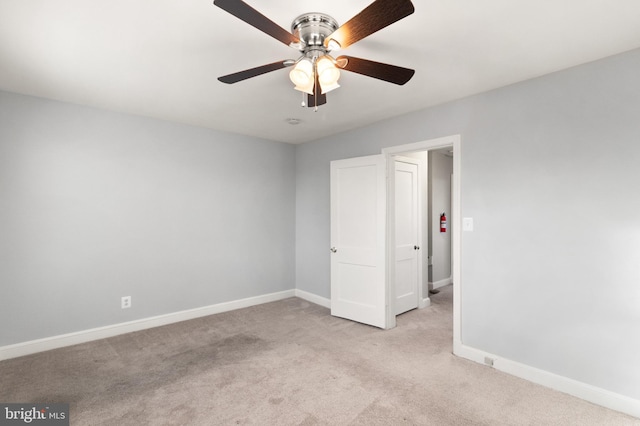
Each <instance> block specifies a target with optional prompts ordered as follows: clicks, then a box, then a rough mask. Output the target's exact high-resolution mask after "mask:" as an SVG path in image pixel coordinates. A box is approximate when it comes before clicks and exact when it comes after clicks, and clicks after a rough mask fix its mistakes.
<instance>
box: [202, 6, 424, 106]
mask: <svg viewBox="0 0 640 426" xmlns="http://www.w3.org/2000/svg"><path fill="white" fill-rule="evenodd" d="M213 4H214V5H216V6H218V7H220V8H221V9H223V10H225V11H227V12H229V13H230V14H232V15H234V16H235V17H237V18H239V19H241V20H243V21H245V22H246V23H248V24H249V25H251V26H253V27H255V28H257V29H259V30H260V31H262V32H264V33H265V34H267V35H270V36H271V37H273V38H275V39H276V40H278V41H280V42H282V43H284V44H286V45H288V46H290V47H293V48H295V49H297V50H299V51H300V56H299V57H298V59H295V60H292V59H287V60H283V61H279V62H274V63H271V64H268V65H263V66H259V67H256V68H251V69H247V70H244V71H240V72H236V73H233V74H228V75H225V76H222V77H219V78H218V80H220V81H221V82H223V83H227V84H233V83H237V82H239V81H243V80H246V79H248V78H252V77H256V76H258V75H262V74H265V73H268V72H271V71H276V70H278V69H282V68H287V67H291V66H293V69H292V70H291V71H290V72H289V79H290V80H291V82H292V83H293V84H294V89H296V90H299V91H301V92H303V93H306V95H307V100H306V102H305V101H303V102H302V105H303V106H305V105H307V106H309V107H315V110H316V111H317V110H318V106H320V105H323V104H325V103H326V102H327V98H326V93H328V92H330V91H332V90H335V89H337V88H338V87H340V85H339V84H338V80H339V79H340V70H345V71H351V72H354V73H357V74H361V75H365V76H368V77H373V78H377V79H379V80H383V81H387V82H390V83H394V84H398V85H403V84H405V83H406V82H407V81H409V80H410V79H411V77H413V74H414V73H415V71H414V70H412V69H409V68H402V67H398V66H395V65H389V64H383V63H380V62H375V61H370V60H367V59H361V58H354V57H351V56H339V57H338V58H334V57H333V56H331V55H330V54H329V52H331V51H333V50H338V49H344V48H346V47H348V46H350V45H351V44H353V43H355V42H357V41H359V40H362V39H363V38H365V37H367V36H369V35H371V34H373V33H374V32H376V31H379V30H381V29H382V28H384V27H386V26H388V25H391V24H392V23H394V22H396V21H398V20H400V19H402V18H404V17H406V16H408V15H410V14H412V13H413V11H414V7H413V4H412V3H411V0H375V1H374V2H373V3H371V4H370V5H369V6H367V7H366V8H365V9H364V10H362V11H361V12H360V13H359V14H357V15H356V16H354V17H353V18H351V19H350V20H349V21H348V22H346V23H345V24H344V25H342V26H338V22H337V21H336V20H335V19H333V18H332V17H331V16H329V15H325V14H323V13H317V12H313V13H305V14H303V15H300V16H298V17H297V18H296V19H294V21H293V23H292V24H291V32H288V31H286V30H285V29H284V28H282V27H280V26H279V25H278V24H276V23H274V22H273V21H271V20H270V19H268V18H267V17H265V16H264V15H262V14H261V13H260V12H258V11H257V10H255V9H253V8H252V7H251V6H249V5H248V4H246V3H245V2H243V1H242V0H214V2H213Z"/></svg>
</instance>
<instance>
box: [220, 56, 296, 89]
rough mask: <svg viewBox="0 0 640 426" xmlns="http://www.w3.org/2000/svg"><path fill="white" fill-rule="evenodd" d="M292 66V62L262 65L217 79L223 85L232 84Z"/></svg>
mask: <svg viewBox="0 0 640 426" xmlns="http://www.w3.org/2000/svg"><path fill="white" fill-rule="evenodd" d="M293 64H294V61H280V62H274V63H272V64H267V65H262V66H260V67H255V68H251V69H248V70H244V71H239V72H236V73H233V74H228V75H223V76H222V77H218V80H220V81H221V82H223V83H227V84H233V83H237V82H239V81H242V80H246V79H248V78H251V77H256V76H259V75H261V74H266V73H268V72H271V71H276V70H279V69H282V68H286V67H290V66H291V65H293Z"/></svg>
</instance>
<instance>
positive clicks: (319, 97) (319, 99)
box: [307, 73, 327, 108]
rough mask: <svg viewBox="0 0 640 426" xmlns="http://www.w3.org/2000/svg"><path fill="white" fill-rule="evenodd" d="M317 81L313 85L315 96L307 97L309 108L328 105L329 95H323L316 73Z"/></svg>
mask: <svg viewBox="0 0 640 426" xmlns="http://www.w3.org/2000/svg"><path fill="white" fill-rule="evenodd" d="M315 77H316V81H315V84H314V85H313V95H307V106H308V107H309V108H315V107H319V106H320V105H324V104H326V103H327V95H326V94H324V93H322V90H321V88H320V81H319V80H318V73H315Z"/></svg>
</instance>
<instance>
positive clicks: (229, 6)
mask: <svg viewBox="0 0 640 426" xmlns="http://www.w3.org/2000/svg"><path fill="white" fill-rule="evenodd" d="M213 4H215V5H216V6H218V7H219V8H221V9H223V10H226V11H227V12H229V13H230V14H232V15H233V16H235V17H236V18H239V19H241V20H243V21H244V22H246V23H247V24H249V25H251V26H254V27H256V28H257V29H259V30H260V31H262V32H263V33H265V34H268V35H270V36H271V37H273V38H275V39H276V40H279V41H281V42H282V43H284V44H286V45H287V46H290V45H291V44H296V43H300V39H298V38H297V37H296V36H294V35H293V34H291V33H290V32H289V31H287V30H285V29H284V28H282V27H281V26H279V25H278V24H276V23H275V22H273V21H272V20H270V19H269V18H267V17H266V16H264V15H263V14H261V13H260V12H258V11H257V10H255V9H254V8H252V7H251V6H249V5H248V4H246V3H245V2H243V1H242V0H214V2H213Z"/></svg>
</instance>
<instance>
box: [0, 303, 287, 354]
mask: <svg viewBox="0 0 640 426" xmlns="http://www.w3.org/2000/svg"><path fill="white" fill-rule="evenodd" d="M297 291H298V290H286V291H281V292H278V293H271V294H265V295H262V296H256V297H249V298H247V299H240V300H234V301H231V302H225V303H218V304H215V305H211V306H204V307H202V308H195V309H189V310H186V311H180V312H174V313H171V314H166V315H159V316H155V317H150V318H143V319H140V320H135V321H130V322H125V323H121V324H114V325H109V326H106V327H99V328H93V329H90V330H83V331H78V332H75V333H68V334H62V335H59V336H53V337H47V338H44V339H38V340H31V341H28V342H23V343H17V344H15V345H9V346H3V347H0V361H2V360H5V359H10V358H17V357H20V356H25V355H31V354H34V353H37V352H44V351H48V350H51V349H57V348H62V347H65V346H71V345H77V344H80V343H86V342H91V341H94V340H99V339H105V338H107V337H113V336H118V335H120V334H125V333H131V332H134V331H140V330H146V329H149V328H154V327H159V326H162V325H168V324H173V323H176V322H181V321H187V320H190V319H194V318H200V317H206V316H208V315H214V314H219V313H222V312H227V311H233V310H235V309H242V308H248V307H250V306H255V305H260V304H263V303H269V302H275V301H277V300H283V299H288V298H289V297H295V296H296V292H297Z"/></svg>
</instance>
